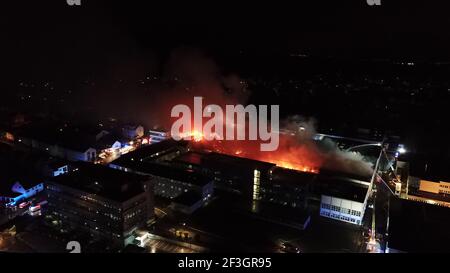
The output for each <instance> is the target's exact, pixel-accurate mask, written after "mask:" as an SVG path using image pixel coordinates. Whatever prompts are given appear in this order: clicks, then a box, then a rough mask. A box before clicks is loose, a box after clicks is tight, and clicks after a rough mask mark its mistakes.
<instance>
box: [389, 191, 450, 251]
mask: <svg viewBox="0 0 450 273" xmlns="http://www.w3.org/2000/svg"><path fill="white" fill-rule="evenodd" d="M449 230H450V210H449V209H448V208H446V207H440V206H435V205H430V204H426V203H422V202H415V201H409V200H404V199H398V198H391V202H390V210H389V243H388V246H389V248H394V249H397V250H401V251H406V252H420V253H425V252H441V253H443V252H445V253H447V252H449V251H450V250H449V248H448V246H449V245H450V233H449V232H448V231H449Z"/></svg>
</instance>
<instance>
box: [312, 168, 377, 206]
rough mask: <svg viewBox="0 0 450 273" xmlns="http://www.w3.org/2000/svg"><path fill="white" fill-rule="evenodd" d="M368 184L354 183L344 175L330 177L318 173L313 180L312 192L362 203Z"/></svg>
mask: <svg viewBox="0 0 450 273" xmlns="http://www.w3.org/2000/svg"><path fill="white" fill-rule="evenodd" d="M368 190H369V186H368V185H366V184H361V183H355V182H354V181H352V180H351V179H348V178H346V177H330V176H322V175H319V176H318V177H317V178H316V180H315V181H314V192H315V193H317V194H320V195H327V196H332V197H337V198H342V199H346V200H351V201H356V202H360V203H363V202H364V200H365V198H366V195H367V192H368Z"/></svg>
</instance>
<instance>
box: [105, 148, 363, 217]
mask: <svg viewBox="0 0 450 273" xmlns="http://www.w3.org/2000/svg"><path fill="white" fill-rule="evenodd" d="M110 167H112V168H116V169H120V170H124V171H128V172H135V173H138V174H142V175H150V176H152V178H153V181H154V182H155V194H156V195H158V196H163V197H167V198H170V199H174V198H175V199H174V201H176V200H177V198H178V197H179V196H180V197H179V198H178V199H180V200H182V201H183V202H180V203H181V206H184V208H183V210H184V211H190V210H191V209H190V207H191V205H192V204H196V202H195V200H194V201H192V198H188V199H189V202H187V201H186V200H187V199H186V200H185V199H183V198H182V196H183V194H184V193H187V192H193V193H197V194H200V195H199V196H200V197H201V199H203V200H207V199H208V198H209V197H210V196H211V195H212V192H213V188H214V190H215V191H218V192H224V193H225V192H226V193H231V194H237V195H239V197H242V198H244V199H246V200H255V201H260V202H269V203H272V204H277V205H281V206H286V207H292V208H297V209H298V210H302V211H309V212H313V211H316V212H317V214H320V215H321V216H324V217H329V218H333V219H336V220H340V221H345V222H349V223H352V224H356V225H360V224H362V218H363V216H364V211H365V208H366V205H367V200H368V197H369V195H370V182H369V181H370V176H368V177H361V176H356V175H352V174H347V173H339V172H336V171H329V170H321V171H320V173H313V172H300V171H296V170H291V169H286V168H281V167H278V166H276V165H275V164H273V163H268V162H263V161H258V160H253V159H248V158H242V157H236V156H231V155H225V154H221V153H216V152H212V151H208V150H201V149H198V148H197V149H195V148H192V146H190V145H189V144H188V143H187V142H184V141H181V142H176V141H174V140H165V141H162V142H159V143H157V144H153V145H149V146H147V147H143V148H141V149H138V150H136V151H134V152H131V153H129V154H127V155H125V156H122V157H121V158H119V159H117V160H115V161H113V162H112V163H111V164H110ZM200 197H199V199H200ZM183 203H184V204H183ZM186 204H187V205H186ZM173 207H176V208H177V207H178V208H179V207H180V206H177V205H176V204H174V206H173Z"/></svg>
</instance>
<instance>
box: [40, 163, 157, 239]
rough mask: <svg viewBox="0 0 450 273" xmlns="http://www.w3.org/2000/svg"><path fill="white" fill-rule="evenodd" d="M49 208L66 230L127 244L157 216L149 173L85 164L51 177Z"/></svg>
mask: <svg viewBox="0 0 450 273" xmlns="http://www.w3.org/2000/svg"><path fill="white" fill-rule="evenodd" d="M46 190H47V198H48V212H47V214H48V215H50V216H51V217H52V218H53V219H54V221H55V223H57V226H58V227H59V228H61V229H63V230H76V231H83V232H85V233H86V234H89V235H90V236H91V237H92V238H93V239H98V240H102V239H103V240H105V241H107V242H109V243H110V244H111V245H112V246H114V247H123V246H124V245H125V244H126V243H127V240H128V238H130V236H132V234H133V232H134V231H135V230H136V229H137V228H140V227H144V226H146V225H147V224H148V223H149V222H150V221H151V220H152V219H153V217H154V197H153V185H152V182H151V181H150V179H149V177H146V176H141V175H137V174H132V173H126V172H122V171H118V170H113V169H111V168H108V167H105V166H100V165H94V164H81V165H78V166H77V168H75V169H74V170H72V171H70V172H68V173H66V174H62V175H59V176H56V177H53V178H51V179H49V181H48V182H47V184H46Z"/></svg>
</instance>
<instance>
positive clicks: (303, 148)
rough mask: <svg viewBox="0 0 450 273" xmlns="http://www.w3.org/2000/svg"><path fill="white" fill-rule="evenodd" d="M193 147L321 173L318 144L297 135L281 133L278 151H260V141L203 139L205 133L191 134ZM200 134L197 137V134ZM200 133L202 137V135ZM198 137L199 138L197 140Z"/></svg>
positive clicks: (320, 157)
mask: <svg viewBox="0 0 450 273" xmlns="http://www.w3.org/2000/svg"><path fill="white" fill-rule="evenodd" d="M191 135H192V136H193V138H194V142H192V145H191V146H192V148H194V149H195V148H198V149H202V150H207V151H212V152H217V153H222V154H227V155H231V156H237V157H242V158H249V159H253V160H259V161H264V162H269V163H273V164H275V165H277V166H279V167H282V168H287V169H292V170H297V171H302V172H310V173H319V169H320V167H321V165H322V163H323V158H322V156H321V154H320V152H319V151H318V150H317V148H316V146H315V145H314V144H313V143H312V142H309V141H306V142H304V143H299V142H298V140H296V139H295V136H290V135H280V145H279V147H278V149H277V150H276V151H272V152H262V151H260V141H250V140H212V141H206V140H205V141H201V140H202V139H203V138H202V137H203V134H195V133H192V134H191ZM196 135H197V136H198V137H197V138H196V137H195V136H196ZM200 135H201V136H202V137H200ZM196 139H197V140H196Z"/></svg>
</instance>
